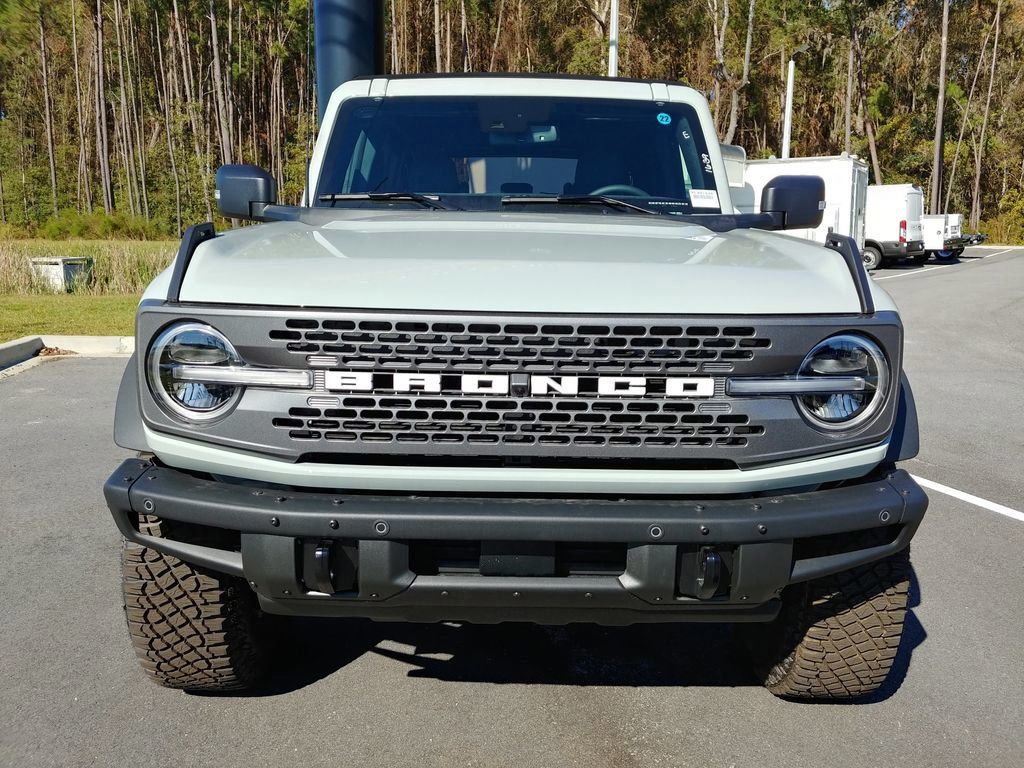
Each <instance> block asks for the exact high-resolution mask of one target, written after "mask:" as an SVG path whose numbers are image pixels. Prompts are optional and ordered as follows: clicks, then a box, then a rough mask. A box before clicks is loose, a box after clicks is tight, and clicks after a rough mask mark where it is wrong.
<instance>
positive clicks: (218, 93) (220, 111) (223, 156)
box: [207, 0, 231, 164]
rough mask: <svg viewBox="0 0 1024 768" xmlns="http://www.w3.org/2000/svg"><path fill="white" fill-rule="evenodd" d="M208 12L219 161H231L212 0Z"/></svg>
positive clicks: (229, 136)
mask: <svg viewBox="0 0 1024 768" xmlns="http://www.w3.org/2000/svg"><path fill="white" fill-rule="evenodd" d="M207 7H208V8H209V12H210V50H211V54H212V56H213V91H214V105H215V106H216V108H217V127H218V128H219V132H220V161H221V163H222V164H227V163H230V162H231V117H230V116H229V115H228V108H227V104H226V103H225V99H224V76H223V73H222V72H221V68H220V44H219V42H218V38H217V12H216V9H215V8H214V5H213V0H208V3H207Z"/></svg>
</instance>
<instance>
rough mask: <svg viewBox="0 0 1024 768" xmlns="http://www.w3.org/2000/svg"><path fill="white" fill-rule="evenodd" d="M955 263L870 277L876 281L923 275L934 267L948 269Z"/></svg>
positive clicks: (932, 270)
mask: <svg viewBox="0 0 1024 768" xmlns="http://www.w3.org/2000/svg"><path fill="white" fill-rule="evenodd" d="M955 266H956V264H939V265H937V266H934V267H925V268H924V269H915V270H913V271H908V272H900V273H899V274H898V275H886V276H885V277H875V278H872V279H873V280H874V281H875V282H876V283H877V282H879V281H880V280H895V279H896V278H897V277H913V276H914V275H923V274H924V273H925V272H934V271H935V270H936V269H949V268H950V267H955Z"/></svg>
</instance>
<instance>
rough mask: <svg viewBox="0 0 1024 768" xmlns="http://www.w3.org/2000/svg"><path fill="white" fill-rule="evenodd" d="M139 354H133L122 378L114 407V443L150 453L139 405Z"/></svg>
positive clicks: (131, 449)
mask: <svg viewBox="0 0 1024 768" xmlns="http://www.w3.org/2000/svg"><path fill="white" fill-rule="evenodd" d="M136 355H137V353H132V356H131V357H130V358H129V359H128V365H127V367H126V368H125V369H124V374H122V376H121V386H120V387H119V388H118V390H117V404H116V405H115V406H114V442H115V443H117V445H119V446H121V447H122V448H126V449H127V450H129V451H142V452H148V451H149V445H148V444H147V442H146V433H145V430H144V429H143V428H142V408H141V406H140V404H139V373H138V363H137V362H136Z"/></svg>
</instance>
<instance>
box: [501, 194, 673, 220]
mask: <svg viewBox="0 0 1024 768" xmlns="http://www.w3.org/2000/svg"><path fill="white" fill-rule="evenodd" d="M501 203H502V205H507V204H510V203H511V204H514V203H525V204H527V205H531V204H533V203H554V204H561V205H603V206H605V207H607V208H617V209H618V210H620V211H630V212H632V213H646V214H647V215H649V216H658V215H660V214H659V212H658V211H652V210H651V209H650V208H644V207H643V206H640V205H634V204H633V203H627V202H626V201H625V200H620V199H619V198H617V197H608V196H607V195H541V196H537V197H528V196H522V197H519V196H516V195H509V196H508V197H503V198H501Z"/></svg>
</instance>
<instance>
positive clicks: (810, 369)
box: [796, 334, 889, 429]
mask: <svg viewBox="0 0 1024 768" xmlns="http://www.w3.org/2000/svg"><path fill="white" fill-rule="evenodd" d="M799 374H800V376H807V377H815V378H818V377H821V378H823V379H826V380H827V378H828V377H830V376H836V377H840V376H841V377H843V381H844V384H845V385H846V386H844V387H841V388H840V387H837V391H835V392H827V391H825V392H822V393H820V394H813V395H801V396H799V397H797V399H796V400H797V403H798V404H799V406H800V410H801V411H803V413H804V414H805V415H806V416H807V417H808V418H810V419H811V421H812V422H814V423H815V424H817V425H818V426H819V427H823V428H825V429H852V428H853V427H855V426H858V425H859V424H863V423H864V422H866V421H867V420H868V419H870V418H871V417H872V416H874V415H875V414H876V413H878V410H879V409H880V408H881V407H882V403H884V402H885V393H886V392H887V391H888V389H889V364H888V363H887V362H886V359H885V354H884V353H883V352H882V350H881V349H880V348H879V347H878V345H877V344H876V343H875V342H873V341H871V340H870V339H868V338H866V337H864V336H855V335H853V334H842V335H839V336H833V337H832V338H829V339H825V340H824V341H822V342H821V343H819V344H818V345H817V346H816V347H814V349H812V350H811V352H810V354H808V355H807V357H805V358H804V361H803V364H801V366H800V372H799ZM850 382H856V386H849V383H850Z"/></svg>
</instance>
